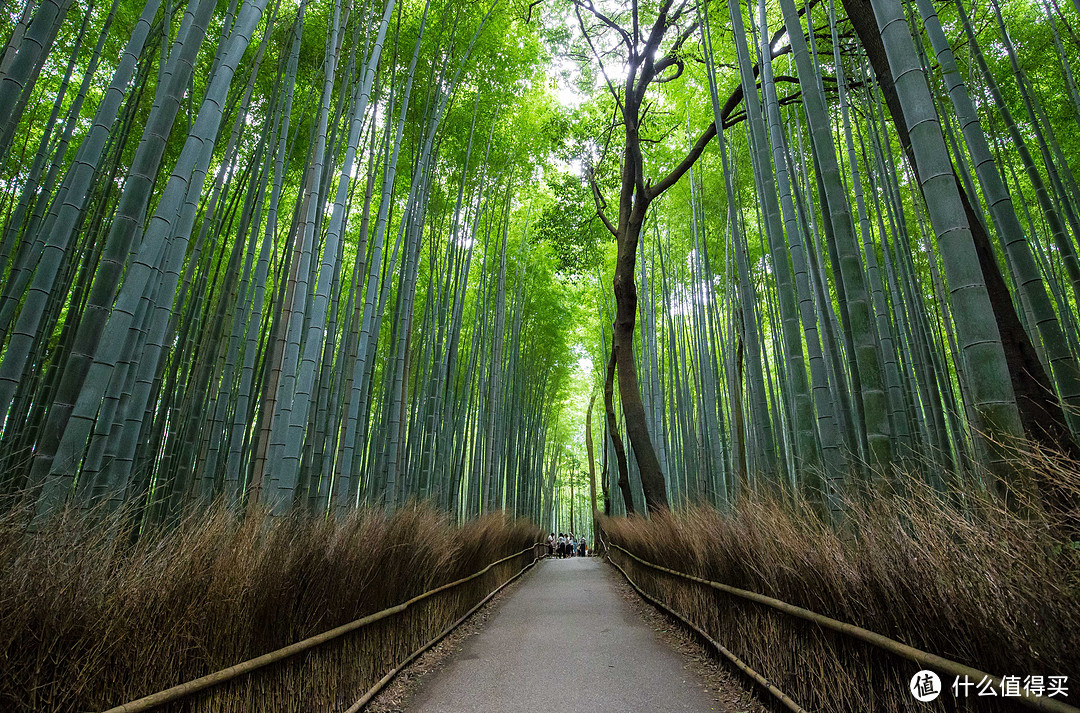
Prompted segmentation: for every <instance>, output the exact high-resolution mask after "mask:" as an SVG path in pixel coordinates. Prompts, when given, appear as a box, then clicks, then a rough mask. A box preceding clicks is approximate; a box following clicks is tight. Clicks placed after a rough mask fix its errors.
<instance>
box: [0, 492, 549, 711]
mask: <svg viewBox="0 0 1080 713" xmlns="http://www.w3.org/2000/svg"><path fill="white" fill-rule="evenodd" d="M119 522H122V520H110V521H108V522H104V523H103V522H101V521H100V519H96V518H94V517H90V516H85V515H79V514H76V513H73V512H69V513H66V514H64V515H61V516H57V517H55V518H53V519H52V520H51V521H49V522H48V523H46V524H45V525H44V526H43V527H41V528H38V529H37V530H36V532H34V533H33V534H29V533H27V532H26V531H25V529H24V524H25V519H24V518H22V517H21V516H20V514H19V513H18V512H17V511H9V512H8V514H7V515H4V516H2V517H0V662H2V663H0V710H3V711H12V712H21V711H27V712H29V711H87V710H102V709H105V708H109V707H111V706H114V705H117V704H119V703H123V702H125V701H128V700H132V699H134V698H137V697H140V696H143V695H147V694H149V693H152V692H155V691H158V690H162V689H165V688H168V687H170V686H172V685H175V684H177V683H180V682H183V681H186V680H190V679H193V678H196V677H198V676H202V675H205V674H207V673H210V672H212V671H215V670H218V669H221V668H224V667H226V666H230V665H232V664H235V663H238V662H240V661H243V660H246V659H249V658H253V657H255V656H258V655H260V654H263V653H266V652H268V651H272V650H274V649H277V648H280V647H282V646H285V645H287V644H290V643H293V642H295V641H298V640H300V639H303V638H306V637H309V636H313V635H315V634H317V633H320V632H322V631H325V630H328V629H331V628H333V627H335V626H339V625H341V624H344V623H347V622H349V621H352V620H355V619H358V618H360V617H363V616H365V615H368V614H371V613H374V612H376V611H379V610H382V609H385V608H387V607H390V606H393V605H395V604H399V603H401V602H403V601H405V600H407V599H409V598H411V597H414V596H416V595H418V594H421V593H423V592H425V591H427V590H429V589H432V588H434V587H436V586H438V585H440V584H444V583H446V582H450V581H454V580H456V579H459V578H462V577H464V576H467V575H469V574H472V573H474V572H476V571H478V570H480V569H482V568H483V567H485V566H486V565H488V564H490V563H491V562H493V561H495V560H497V559H499V558H501V557H505V556H507V555H510V554H513V553H515V552H518V551H521V550H523V549H525V548H527V547H528V546H529V545H530V544H532V543H533V542H536V541H537V540H538V538H539V537H540V534H541V533H540V532H539V531H538V530H537V529H536V528H535V527H533V526H531V525H528V524H526V523H523V522H516V521H511V520H509V519H507V518H505V517H503V516H502V515H492V516H488V517H485V518H483V519H481V520H478V521H475V522H471V523H469V524H467V525H465V526H464V527H461V528H455V527H453V526H452V525H451V524H450V523H449V522H448V521H447V520H446V519H445V518H444V517H442V516H440V515H439V514H437V513H436V512H434V511H433V510H431V509H428V508H426V507H422V506H418V507H407V508H404V509H402V510H399V511H398V512H396V513H394V514H393V515H392V516H386V515H384V514H383V513H381V512H379V511H356V512H354V513H352V514H351V515H350V516H349V517H348V518H346V519H344V520H343V521H340V522H337V521H334V520H326V519H320V518H313V517H301V516H295V517H291V518H268V517H266V516H263V515H251V516H248V517H238V516H236V515H234V514H232V513H230V512H228V511H227V510H225V509H221V508H214V509H211V510H209V511H207V510H205V509H204V510H201V511H198V512H195V511H193V512H192V513H190V514H189V515H187V516H186V517H185V518H183V519H182V521H181V522H180V523H179V524H178V525H176V526H174V527H171V528H169V529H161V530H159V531H154V532H144V533H142V534H141V536H140V537H139V538H138V539H137V540H136V541H135V542H134V544H129V543H130V538H127V537H123V536H119V535H117V533H116V527H117V526H118V523H119ZM527 559H529V560H531V555H530V556H529V557H528V558H527ZM524 561H526V560H525V558H523V559H522V560H521V561H519V560H516V559H515V560H511V561H509V562H507V563H506V564H504V565H500V566H498V567H496V568H493V569H492V570H491V571H490V572H489V573H488V574H487V575H485V576H483V577H480V578H478V579H477V580H474V581H473V582H470V583H468V584H466V585H463V586H462V587H459V588H455V589H453V590H450V591H449V592H447V593H445V594H440V595H437V596H435V597H433V598H432V599H430V600H425V601H424V602H422V603H420V604H418V605H416V606H415V607H414V608H411V609H409V610H407V611H406V612H405V613H404V614H402V615H400V616H398V617H395V618H394V619H392V620H390V621H383V622H379V623H377V624H375V625H373V626H371V627H367V628H365V629H361V630H360V631H358V632H355V633H353V634H349V635H347V636H346V637H344V638H343V639H342V640H340V641H338V642H334V643H331V644H327V645H325V646H323V647H320V648H319V649H317V650H315V651H312V652H309V653H307V654H303V655H300V656H297V657H294V658H293V659H290V660H288V661H286V662H283V663H280V664H275V665H273V666H271V667H269V668H267V669H263V670H261V671H258V672H256V673H254V674H251V675H249V676H247V677H245V679H244V680H243V681H239V682H237V683H236V684H232V685H228V686H224V687H222V688H221V689H217V690H214V691H211V692H207V693H204V694H199V695H197V696H195V697H193V698H191V699H188V700H186V701H184V702H182V703H177V704H174V705H173V706H171V707H170V709H171V710H213V711H227V710H236V711H245V710H256V709H260V710H311V709H318V710H331V709H335V708H340V707H343V706H347V705H348V704H350V703H351V702H352V701H354V700H356V699H357V698H358V697H359V695H360V693H362V692H363V690H365V689H366V688H367V687H368V686H370V685H371V684H372V683H373V682H374V681H375V680H377V679H378V678H379V677H380V676H382V674H383V673H385V672H386V671H387V670H388V669H389V668H391V667H392V666H393V665H394V664H396V663H397V662H398V661H400V660H401V659H402V658H404V657H405V656H406V655H407V653H408V652H409V651H411V650H413V649H415V648H417V647H418V646H419V645H420V644H422V643H423V642H425V641H426V640H428V639H429V638H431V636H433V635H434V634H436V633H438V632H439V631H441V630H442V628H443V627H445V626H446V625H447V624H448V623H449V622H451V621H453V620H454V619H455V618H456V617H457V616H460V614H461V613H463V612H464V611H466V610H467V609H468V608H469V607H471V606H472V605H473V604H474V603H475V602H477V601H479V600H480V599H481V598H482V597H483V596H484V595H485V594H486V593H487V592H488V591H490V590H491V589H493V588H494V587H495V586H498V584H499V583H501V582H502V581H505V579H507V578H508V577H509V576H511V575H512V574H513V573H515V572H516V571H518V570H519V569H520V568H521V567H522V566H523V563H524Z"/></svg>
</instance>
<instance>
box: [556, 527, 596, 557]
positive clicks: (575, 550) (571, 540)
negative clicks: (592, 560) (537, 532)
mask: <svg viewBox="0 0 1080 713" xmlns="http://www.w3.org/2000/svg"><path fill="white" fill-rule="evenodd" d="M548 554H550V555H552V556H553V557H558V558H559V559H562V558H564V557H573V556H574V555H577V556H578V557H588V556H589V546H588V545H587V544H586V543H585V538H584V537H580V538H578V537H574V533H572V532H569V533H563V532H560V533H559V536H558V537H556V536H555V533H554V532H553V533H551V535H549V536H548Z"/></svg>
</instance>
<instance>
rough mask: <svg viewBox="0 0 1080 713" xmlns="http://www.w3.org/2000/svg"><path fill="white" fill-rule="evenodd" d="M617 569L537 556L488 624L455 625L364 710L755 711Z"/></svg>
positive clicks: (591, 561) (726, 677)
mask: <svg viewBox="0 0 1080 713" xmlns="http://www.w3.org/2000/svg"><path fill="white" fill-rule="evenodd" d="M617 577H618V575H617V573H615V572H613V571H612V570H611V568H609V567H606V566H605V565H603V564H602V563H601V561H600V560H599V559H591V558H590V559H583V558H574V559H568V560H548V561H545V562H542V563H540V565H538V566H537V569H536V570H535V571H534V572H533V573H531V574H530V575H528V576H527V578H526V579H525V580H524V581H523V582H522V583H521V584H519V585H515V586H514V588H513V590H511V593H507V594H506V595H505V596H504V597H503V603H502V605H501V606H499V607H498V608H495V609H492V608H487V609H486V610H485V612H486V613H485V612H481V616H487V617H488V621H487V623H486V625H484V624H482V623H479V622H475V621H471V622H470V623H469V624H468V625H467V626H470V628H471V629H472V631H475V630H476V629H479V628H481V627H482V630H481V631H480V632H479V634H478V635H476V636H471V635H470V634H471V633H472V631H468V630H467V631H466V632H464V633H457V632H455V634H456V635H455V637H454V638H453V639H450V640H448V641H446V642H444V643H443V644H441V645H440V646H439V647H438V648H437V650H436V651H433V652H430V653H429V654H428V655H426V656H425V657H423V658H422V659H421V660H420V662H418V665H417V666H414V667H413V668H412V669H410V670H409V671H407V672H406V676H407V677H406V678H405V679H404V680H402V681H399V682H397V683H396V684H395V685H394V686H392V687H391V689H390V690H388V691H386V692H384V693H383V694H382V695H381V696H380V697H379V698H377V699H376V701H375V702H374V703H373V705H372V707H371V710H375V711H380V712H382V713H388V712H389V711H400V710H409V711H413V712H415V713H458V712H464V711H492V712H497V713H514V712H516V711H522V712H525V711H528V712H529V713H532V712H533V711H537V710H558V711H560V713H575V711H581V712H583V713H584V712H585V711H588V712H589V713H592V712H594V711H595V712H597V713H604V712H606V711H612V712H614V711H619V712H620V713H622V712H624V711H674V712H679V711H687V712H689V711H723V712H725V713H740V712H742V711H755V712H757V711H762V710H764V709H763V708H761V706H760V705H759V704H758V703H757V702H756V701H754V700H753V698H752V696H750V694H748V693H746V692H744V691H743V690H742V687H741V686H740V685H739V684H738V683H737V682H735V681H734V680H733V679H732V678H731V677H730V676H729V675H728V674H726V673H725V672H723V671H720V670H719V669H718V668H717V666H716V663H715V662H714V661H713V660H712V659H711V658H710V657H709V656H707V655H706V652H705V651H704V650H702V649H701V648H700V647H699V646H698V645H697V644H696V643H695V642H692V641H691V640H690V639H689V638H688V637H687V636H686V635H685V634H683V632H682V631H681V630H680V629H678V628H677V627H675V626H674V625H673V624H671V623H670V622H669V621H668V620H667V619H666V618H665V617H663V616H660V615H659V614H657V613H656V612H655V610H653V609H652V608H651V607H648V606H647V605H643V604H642V603H641V602H640V600H638V599H637V598H636V596H635V595H633V594H632V592H630V590H629V588H628V587H626V586H625V584H624V583H622V582H621V580H619V579H618V578H617ZM661 639H663V640H661ZM673 647H675V648H678V649H679V651H678V652H677V651H676V650H675V648H673ZM455 650H457V654H456V656H453V657H452V658H451V657H450V655H451V654H452V653H454V651H455ZM440 662H443V663H444V664H445V665H443V666H442V667H441V668H440V667H439V664H440ZM436 668H437V669H438V670H434V671H433V672H431V673H428V672H429V671H432V669H436ZM425 674H426V675H425ZM418 676H419V677H418Z"/></svg>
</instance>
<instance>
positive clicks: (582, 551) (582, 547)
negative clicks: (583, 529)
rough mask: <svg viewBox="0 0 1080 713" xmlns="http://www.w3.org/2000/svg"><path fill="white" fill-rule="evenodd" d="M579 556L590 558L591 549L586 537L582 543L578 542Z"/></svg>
mask: <svg viewBox="0 0 1080 713" xmlns="http://www.w3.org/2000/svg"><path fill="white" fill-rule="evenodd" d="M578 554H579V555H580V556H582V557H588V556H589V547H588V545H586V544H585V538H584V537H582V538H581V541H580V542H578Z"/></svg>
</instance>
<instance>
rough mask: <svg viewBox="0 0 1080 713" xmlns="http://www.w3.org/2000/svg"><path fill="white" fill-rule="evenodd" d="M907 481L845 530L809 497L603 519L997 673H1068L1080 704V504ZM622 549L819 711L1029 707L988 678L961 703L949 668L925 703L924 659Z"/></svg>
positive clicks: (678, 553) (798, 600)
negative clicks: (1010, 502)
mask: <svg viewBox="0 0 1080 713" xmlns="http://www.w3.org/2000/svg"><path fill="white" fill-rule="evenodd" d="M1027 455H1028V461H1027V462H1026V467H1028V468H1031V469H1039V471H1040V472H1039V473H1038V474H1037V475H1038V476H1039V477H1040V478H1041V479H1042V482H1047V481H1048V480H1049V481H1053V482H1054V483H1055V485H1056V487H1057V488H1059V494H1060V492H1067V493H1070V494H1071V495H1072V496H1075V495H1077V494H1080V477H1078V475H1077V473H1076V471H1075V469H1074V468H1073V467H1072V466H1069V465H1065V464H1062V463H1061V462H1058V461H1054V460H1052V459H1050V458H1048V457H1046V456H1044V455H1042V454H1038V453H1029V454H1027ZM903 490H904V493H903V494H902V495H895V494H894V495H890V496H883V495H882V494H880V493H875V494H865V493H864V494H863V495H862V496H861V497H855V498H851V499H849V500H848V502H847V506H846V513H845V518H844V521H843V522H842V523H841V524H839V525H831V524H829V523H827V522H825V521H824V520H823V519H822V517H820V516H819V515H818V514H817V511H816V510H815V509H814V508H813V507H811V506H810V505H809V504H808V503H806V502H805V501H801V500H798V499H795V498H792V497H781V496H777V495H772V496H769V495H762V494H760V493H748V494H746V495H745V496H744V497H742V498H741V499H740V501H739V503H738V505H737V506H736V507H734V508H733V509H732V510H730V511H727V512H720V511H718V510H715V509H712V508H708V507H700V506H699V507H692V508H689V509H686V510H680V511H676V512H675V513H669V514H662V515H655V516H653V517H652V518H651V519H648V520H646V519H643V518H641V517H632V518H603V520H602V525H603V530H604V532H605V533H606V536H607V537H608V538H609V541H610V542H612V543H614V544H618V545H621V546H622V547H624V548H626V549H627V550H629V551H631V552H633V553H634V554H636V555H638V556H639V557H641V558H643V559H645V560H648V561H650V562H654V563H657V564H661V565H664V566H666V567H668V568H671V569H675V570H679V571H682V572H686V573H689V574H693V575H697V576H699V577H703V578H706V579H710V580H713V581H718V582H722V583H725V584H728V585H731V586H734V587H738V588H741V589H747V590H751V591H754V592H759V593H761V594H765V595H768V596H771V597H775V598H777V599H780V600H783V601H786V602H789V603H791V604H795V605H798V606H800V607H804V608H806V609H809V610H811V611H814V612H818V613H820V614H824V615H827V616H830V617H833V618H835V619H839V620H841V621H845V622H849V623H853V624H856V625H858V626H861V627H864V628H866V629H869V630H871V631H874V632H877V633H880V634H884V635H886V636H888V637H891V638H893V639H897V640H899V641H901V642H903V643H906V644H908V645H911V646H914V647H916V648H919V649H922V650H924V651H927V652H930V653H933V654H937V655H939V656H943V657H945V658H947V659H952V660H954V661H957V662H960V663H963V664H966V665H968V666H971V667H973V668H976V669H979V670H982V671H985V672H988V673H991V674H993V675H996V676H999V677H1000V676H1019V677H1020V679H1021V681H1022V680H1023V679H1024V677H1026V676H1028V675H1041V676H1044V677H1049V676H1051V675H1054V676H1068V681H1069V687H1070V688H1071V689H1072V690H1071V691H1070V692H1069V698H1068V699H1063V698H1061V697H1060V696H1059V697H1057V698H1056V700H1058V701H1062V702H1066V703H1073V701H1075V700H1076V699H1077V698H1078V696H1080V647H1078V643H1080V550H1078V549H1077V547H1076V543H1075V542H1072V541H1071V540H1070V538H1069V536H1068V535H1067V534H1063V533H1069V532H1071V531H1072V528H1071V527H1070V524H1071V523H1075V522H1077V519H1076V515H1077V513H1076V512H1063V511H1060V510H1059V511H1056V512H1049V511H1048V510H1047V508H1045V507H1042V506H1040V505H1039V504H1038V503H1037V502H1034V501H1032V500H1027V501H1023V502H1018V503H1017V506H1016V507H1014V508H1010V509H1006V508H1005V507H1003V506H1002V505H1001V504H1000V503H999V502H998V501H996V500H995V499H993V498H992V497H990V496H987V495H983V494H979V493H978V489H977V488H972V487H970V486H963V485H961V484H959V483H957V484H955V486H954V489H953V491H952V492H950V493H946V494H942V493H940V492H938V491H935V490H933V489H931V488H929V487H926V486H924V485H922V484H920V483H919V482H918V481H916V480H915V479H914V478H912V479H911V480H910V481H909V482H908V483H906V484H905V487H904V488H903ZM1058 501H1059V502H1060V501H1061V499H1060V498H1059V499H1058ZM1071 501H1072V502H1075V499H1074V498H1073V499H1071ZM611 555H612V557H613V558H614V559H615V560H616V561H617V562H618V563H619V564H620V565H621V566H623V567H624V569H627V572H628V573H630V576H631V577H633V578H634V579H635V581H636V582H637V583H638V584H639V585H640V586H642V588H643V589H645V591H647V592H649V593H650V594H652V595H653V596H655V597H657V598H658V599H660V600H661V601H663V602H665V603H667V604H669V605H670V606H672V608H673V609H675V610H677V611H679V612H681V613H683V614H685V615H687V617H688V618H689V619H691V620H692V621H694V622H695V623H696V624H698V625H699V626H701V627H702V628H703V629H705V630H706V631H708V632H709V633H710V634H711V635H712V636H713V637H714V638H715V639H716V640H718V641H719V642H720V643H721V644H723V645H724V646H726V647H727V648H728V649H729V650H731V651H732V652H733V653H735V654H736V655H737V656H739V657H741V658H742V659H743V660H744V661H745V662H746V663H747V664H748V665H749V666H751V667H752V668H754V669H756V670H758V671H759V672H761V673H762V674H763V675H764V676H765V677H766V678H768V679H769V680H770V681H771V682H773V683H775V684H776V685H777V686H778V687H779V688H780V689H781V690H783V691H784V692H786V693H787V694H788V695H790V696H791V697H792V698H794V699H795V701H797V702H798V703H799V704H800V705H802V706H803V707H804V708H806V709H807V710H812V711H852V712H855V711H858V712H859V713H864V712H866V711H899V710H920V711H925V710H957V709H959V710H1018V709H1020V708H1019V706H1018V704H1017V703H1016V699H1011V698H1001V697H999V698H997V699H990V698H987V697H979V696H977V689H976V688H972V689H970V692H969V694H968V696H967V697H966V698H965V697H963V696H962V697H961V698H960V699H959V700H957V699H955V698H954V697H953V691H952V683H953V677H951V676H944V675H943V676H942V677H941V678H942V682H943V688H944V691H943V693H942V695H941V697H940V698H938V700H937V701H936V702H935V703H933V704H930V703H919V702H917V701H916V700H915V699H914V698H913V697H912V695H911V693H910V692H909V690H908V685H909V682H910V680H911V678H912V676H913V675H914V674H915V673H916V672H917V671H918V670H919V669H920V668H921V667H920V666H918V665H917V664H915V663H913V662H911V661H909V660H906V659H902V658H899V657H897V656H895V655H893V654H889V653H885V652H883V651H881V650H879V649H876V648H874V647H872V646H870V645H869V644H865V643H862V642H859V641H855V640H852V639H850V638H846V637H843V636H841V635H839V634H835V633H833V632H829V631H825V630H822V629H820V628H819V627H817V626H815V625H813V624H810V623H808V622H805V621H801V620H798V619H796V618H794V617H791V616H788V615H786V614H783V613H781V612H779V611H776V610H773V609H770V608H767V607H764V606H762V605H759V604H755V603H753V602H749V601H746V600H743V599H740V598H737V597H735V596H732V595H729V594H725V593H723V592H719V591H716V590H714V589H712V588H709V587H705V586H702V585H699V584H696V583H693V582H690V581H687V580H683V579H679V578H676V577H672V576H670V575H666V574H663V573H660V572H657V571H656V570H653V569H650V568H646V567H644V566H643V565H640V564H637V563H635V562H634V561H633V560H632V559H630V558H629V557H626V556H625V555H622V554H621V553H619V552H618V551H617V550H615V549H614V548H612V550H611ZM976 683H978V682H977V681H976ZM961 690H962V689H961ZM999 693H1000V691H999ZM1044 695H1045V694H1044ZM991 701H995V702H991ZM1073 705H1075V703H1073Z"/></svg>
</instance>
